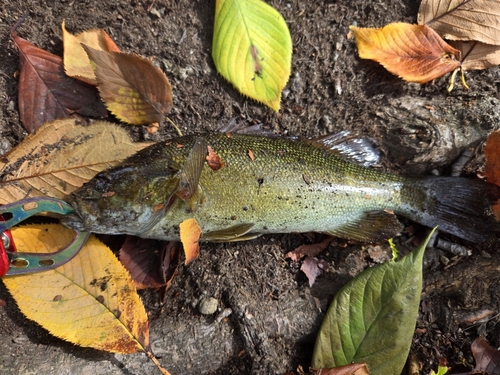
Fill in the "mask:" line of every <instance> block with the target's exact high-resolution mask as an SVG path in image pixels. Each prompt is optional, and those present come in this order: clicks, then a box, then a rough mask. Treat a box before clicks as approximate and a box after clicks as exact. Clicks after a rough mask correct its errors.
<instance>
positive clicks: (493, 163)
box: [484, 131, 500, 221]
mask: <svg viewBox="0 0 500 375" xmlns="http://www.w3.org/2000/svg"><path fill="white" fill-rule="evenodd" d="M484 154H485V156H486V163H485V165H484V175H485V176H486V179H487V180H488V182H491V183H492V184H495V185H498V186H500V131H496V132H493V133H491V134H490V135H489V136H488V139H487V140H486V145H485V147H484ZM492 209H493V212H494V213H495V217H496V219H497V221H500V202H497V203H496V204H494V205H493V206H492Z"/></svg>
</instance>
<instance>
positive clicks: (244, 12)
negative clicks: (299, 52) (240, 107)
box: [212, 0, 292, 111]
mask: <svg viewBox="0 0 500 375" xmlns="http://www.w3.org/2000/svg"><path fill="white" fill-rule="evenodd" d="M212 57H213V59H214V62H215V66H216V68H217V71H218V72H219V73H220V74H222V76H223V77H224V78H226V79H227V80H228V81H229V82H231V83H232V84H233V85H234V86H235V87H236V88H237V89H238V90H239V91H240V92H241V93H242V94H244V95H247V96H249V97H250V98H252V99H255V100H257V101H259V102H261V103H264V104H265V105H267V106H269V107H271V108H272V109H274V110H275V111H278V110H279V108H280V100H281V91H282V90H283V88H284V87H285V85H286V83H287V82H288V78H289V77H290V71H291V60H292V38H291V37H290V32H289V30H288V26H287V25H286V22H285V20H284V19H283V17H282V16H281V15H280V14H279V13H278V11H276V9H274V8H273V7H271V6H270V5H268V4H266V3H265V2H263V1H261V0H217V2H216V5H215V26H214V37H213V44H212Z"/></svg>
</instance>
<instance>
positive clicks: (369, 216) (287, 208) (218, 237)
mask: <svg viewBox="0 0 500 375" xmlns="http://www.w3.org/2000/svg"><path fill="white" fill-rule="evenodd" d="M209 150H210V151H211V152H210V154H209ZM207 157H208V158H207ZM208 159H211V160H208ZM208 161H211V162H212V163H211V165H210V166H209V163H208ZM499 199H500V188H499V187H497V186H495V185H492V184H489V183H486V182H483V181H480V180H474V179H467V178H461V177H421V178H408V177H402V176H398V175H393V174H389V173H384V172H381V171H377V170H374V169H370V168H366V167H363V166H360V165H358V164H354V163H351V162H349V161H347V160H346V159H345V158H344V157H343V156H342V154H341V153H340V152H339V151H332V150H330V149H328V148H327V147H326V146H325V145H324V144H322V143H320V142H316V141H296V140H291V139H287V138H269V137H262V136H252V135H239V134H233V135H229V134H228V135H226V134H222V133H214V134H202V135H194V136H184V137H180V138H176V139H172V140H171V141H168V142H160V143H157V144H155V145H152V146H150V147H148V148H146V149H144V150H142V151H140V152H138V153H137V154H135V155H133V156H132V157H130V158H128V159H126V160H125V161H124V162H122V163H121V164H120V165H118V166H116V167H114V168H111V169H108V170H106V171H103V172H101V173H99V174H97V175H96V176H95V177H94V178H93V179H92V180H91V181H89V182H88V183H86V184H85V185H84V186H83V187H81V188H79V189H78V190H76V191H75V192H74V193H73V194H71V197H70V199H69V202H70V204H71V205H72V206H73V207H74V208H75V214H72V215H68V216H66V217H65V218H63V219H62V222H63V224H64V225H66V226H68V227H71V228H74V229H77V230H86V231H91V232H94V233H103V234H129V235H135V236H140V237H144V238H152V239H158V240H179V224H180V223H181V222H183V221H184V220H186V219H188V218H195V219H196V221H197V222H198V224H199V225H200V227H201V229H202V237H201V239H202V240H206V241H240V240H247V239H251V238H255V237H257V236H259V235H261V234H264V233H291V232H310V231H314V232H322V233H328V234H331V235H335V236H339V237H344V238H351V239H355V240H360V241H365V242H367V241H368V242H370V241H380V240H382V239H385V238H389V237H391V236H394V235H396V234H397V233H398V232H399V230H400V229H401V225H400V224H399V222H398V221H397V219H396V216H395V215H394V213H395V214H399V215H402V216H405V217H408V218H410V219H412V220H414V221H416V222H418V223H421V224H423V225H426V226H429V227H434V226H436V225H437V226H439V229H440V230H441V231H444V232H447V233H451V234H453V235H456V236H458V237H461V238H463V239H466V240H468V241H471V242H482V241H485V240H486V239H488V238H489V237H490V236H491V235H492V234H493V233H494V231H495V230H497V229H498V224H497V222H496V220H495V218H494V216H493V213H492V210H491V206H492V204H494V203H495V202H496V201H498V200H499Z"/></svg>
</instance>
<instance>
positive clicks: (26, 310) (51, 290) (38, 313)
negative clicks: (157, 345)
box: [2, 224, 149, 353]
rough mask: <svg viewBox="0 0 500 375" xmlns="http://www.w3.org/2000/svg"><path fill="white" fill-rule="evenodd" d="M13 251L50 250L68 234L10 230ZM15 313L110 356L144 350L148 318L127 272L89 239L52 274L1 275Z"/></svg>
mask: <svg viewBox="0 0 500 375" xmlns="http://www.w3.org/2000/svg"><path fill="white" fill-rule="evenodd" d="M12 234H13V236H14V239H15V241H16V245H17V249H18V251H26V252H54V251H56V250H58V249H60V248H61V247H63V246H66V245H67V244H68V243H69V242H70V241H71V240H72V239H73V237H74V232H73V231H72V230H71V229H67V228H65V227H63V226H62V225H58V224H43V225H29V226H21V227H16V228H13V229H12ZM2 281H3V282H4V283H5V285H6V287H7V289H8V290H9V291H10V293H11V294H12V296H13V297H14V299H15V300H16V303H17V305H18V306H19V309H20V310H21V312H22V313H23V314H24V315H26V317H28V318H29V319H31V320H34V321H35V322H37V323H38V324H40V325H41V326H42V327H44V328H45V329H47V330H48V331H49V332H50V333H51V334H53V335H54V336H57V337H60V338H62V339H64V340H67V341H69V342H71V343H74V344H77V345H80V346H85V347H91V348H94V349H99V350H106V351H109V352H114V353H134V352H137V351H145V350H146V348H147V347H148V345H149V323H148V317H147V315H146V311H145V309H144V306H143V305H142V302H141V299H140V298H139V295H138V294H137V292H136V289H135V286H134V284H133V282H132V280H131V279H130V276H129V275H128V273H127V271H126V270H125V269H124V268H123V266H122V265H121V263H120V262H119V261H118V259H117V258H116V257H115V255H114V254H113V253H112V251H111V250H110V249H109V248H108V247H107V246H105V245H104V244H103V243H101V242H100V241H99V240H98V239H96V238H95V237H93V236H91V237H90V238H89V240H87V243H86V244H85V246H84V247H83V248H82V250H81V251H80V252H79V253H78V254H77V255H76V257H75V258H73V259H72V260H71V261H70V262H68V263H66V264H64V265H63V266H61V267H58V268H56V269H55V270H49V271H45V272H40V273H35V274H28V275H21V276H10V277H4V278H3V279H2Z"/></svg>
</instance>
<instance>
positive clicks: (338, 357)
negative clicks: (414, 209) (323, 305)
mask: <svg viewBox="0 0 500 375" xmlns="http://www.w3.org/2000/svg"><path fill="white" fill-rule="evenodd" d="M431 235H432V233H431ZM429 238H430V235H429V237H428V238H427V240H426V241H425V242H424V243H423V244H422V245H421V246H420V247H418V248H417V249H415V250H414V251H413V252H411V253H410V254H408V255H407V256H405V257H404V258H402V259H401V261H399V262H388V263H384V264H381V265H377V266H374V267H372V268H369V269H367V270H365V271H364V272H362V273H361V274H359V275H358V276H356V277H355V278H354V279H352V280H351V281H350V282H349V283H347V284H346V285H345V286H344V287H343V288H342V289H341V290H340V291H339V292H338V293H337V294H336V295H335V297H334V299H333V301H332V304H331V305H330V308H329V309H328V312H327V313H326V316H325V319H324V320H323V323H322V325H321V329H320V332H319V334H318V337H317V339H316V346H315V348H314V354H313V360H312V367H313V368H332V367H336V366H343V365H346V364H349V363H353V362H356V363H363V362H365V363H366V364H367V365H368V368H369V370H370V374H371V375H387V374H400V373H401V370H402V369H403V366H404V364H405V362H406V358H407V356H408V352H409V350H410V345H411V340H412V337H413V332H414V330H415V322H416V320H417V314H418V307H419V303H420V294H421V291H422V258H423V255H424V250H425V247H426V246H427V242H428V241H429Z"/></svg>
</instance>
